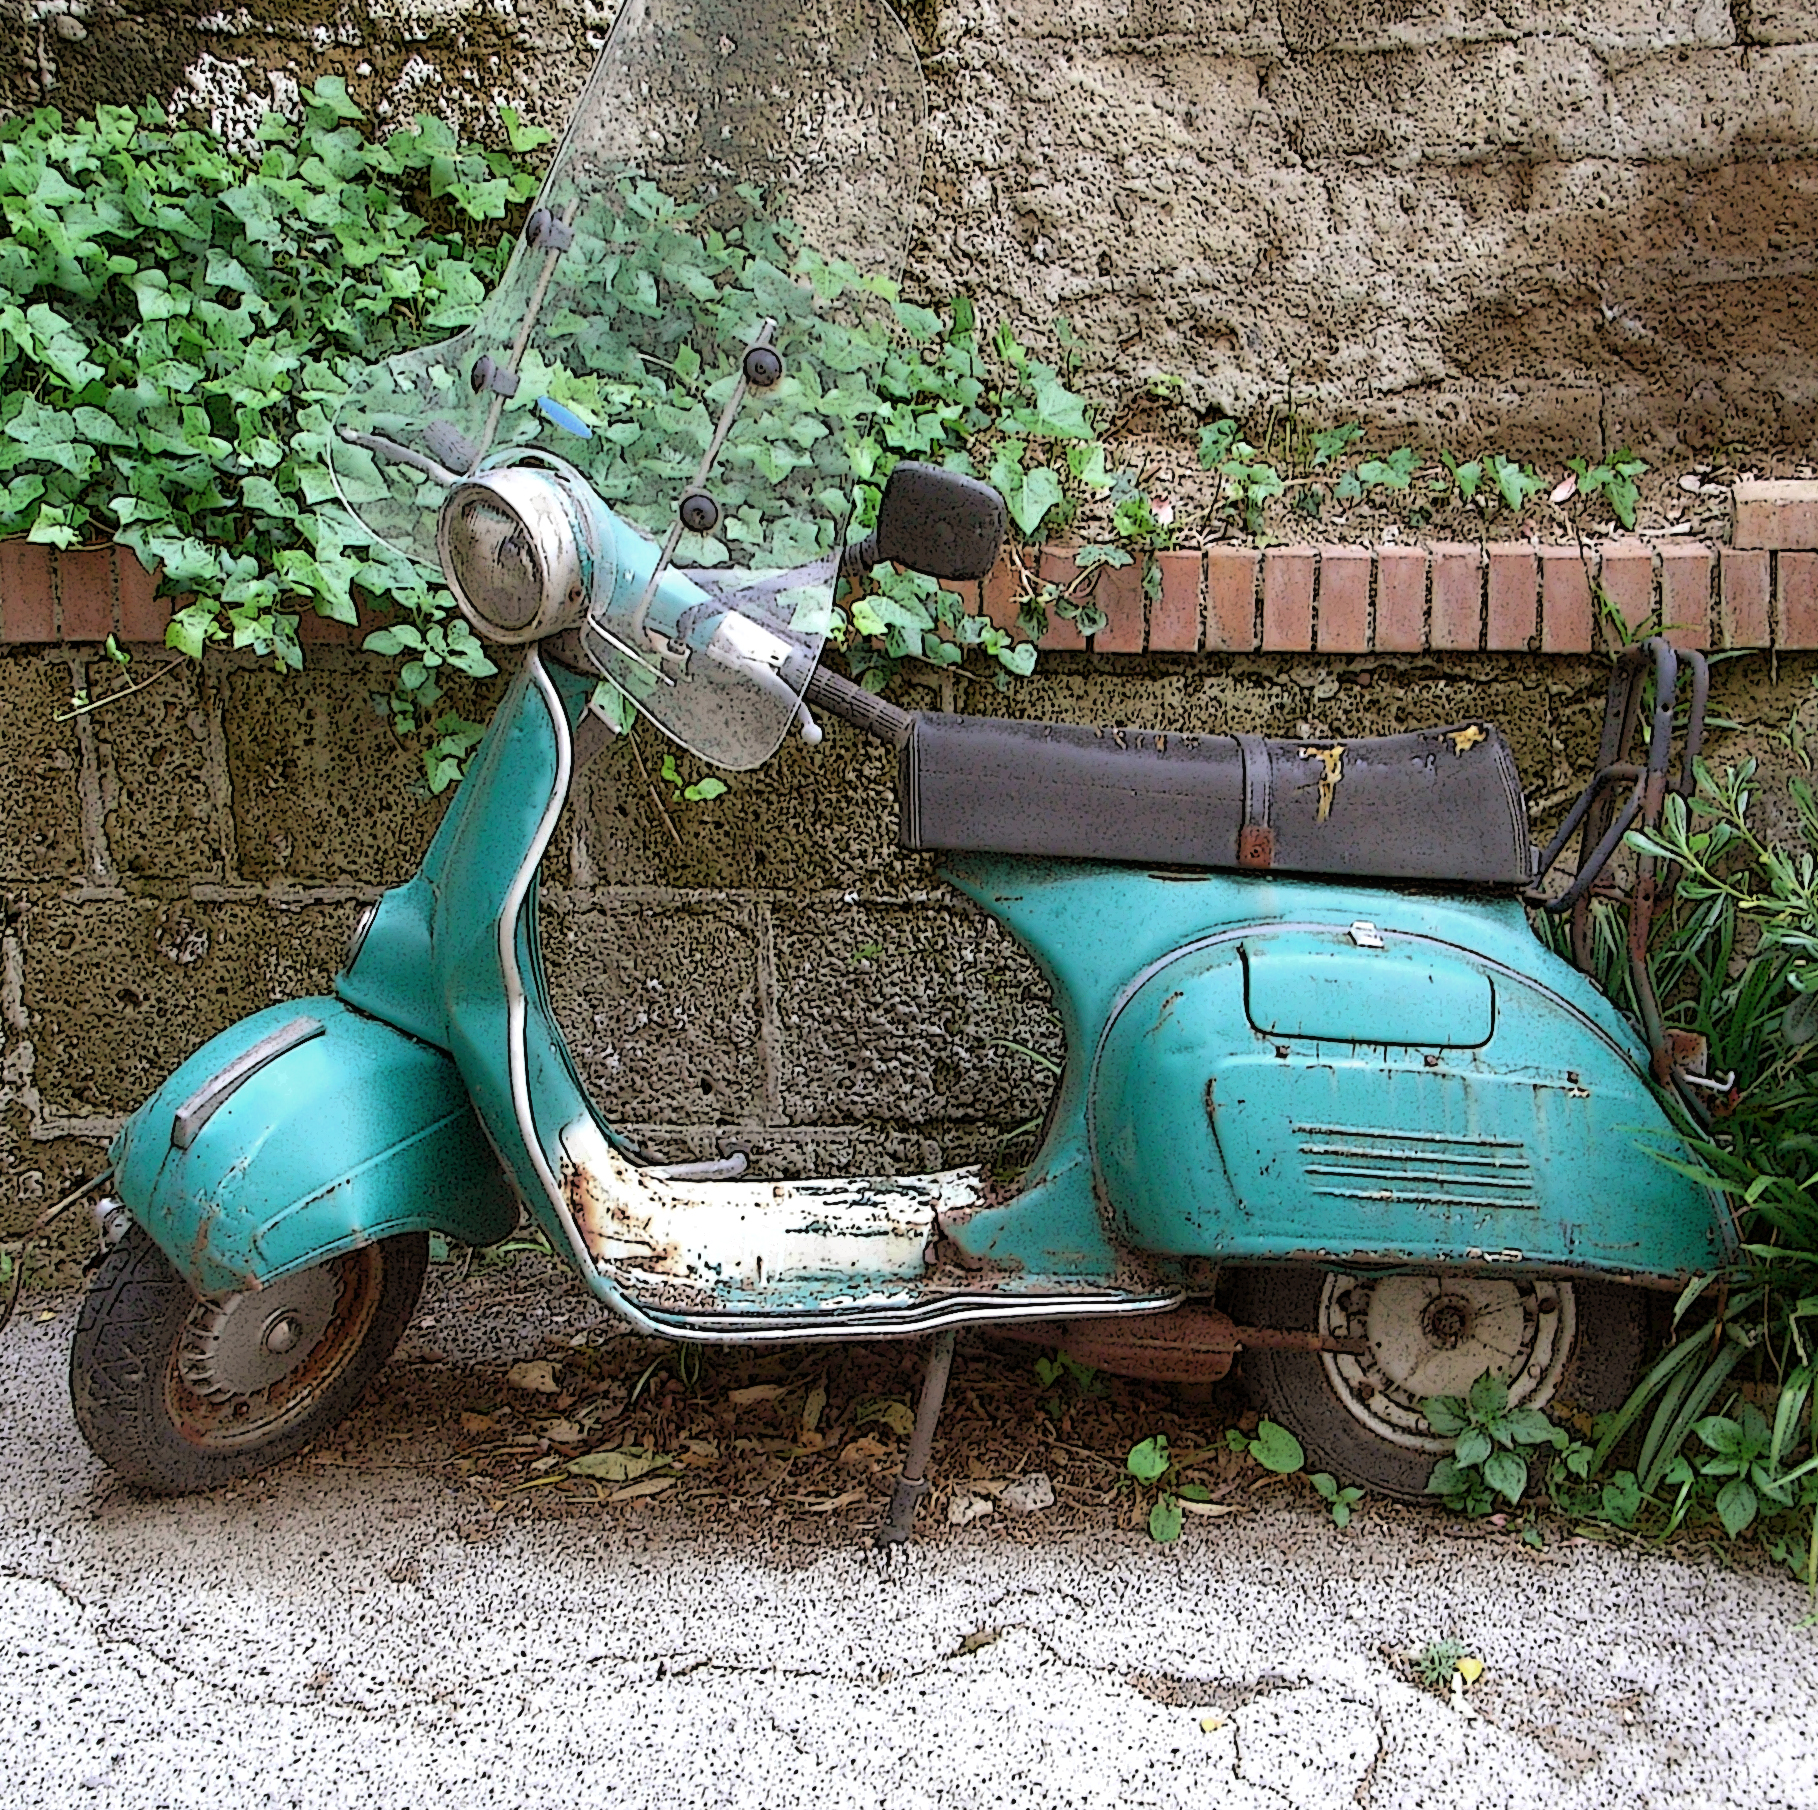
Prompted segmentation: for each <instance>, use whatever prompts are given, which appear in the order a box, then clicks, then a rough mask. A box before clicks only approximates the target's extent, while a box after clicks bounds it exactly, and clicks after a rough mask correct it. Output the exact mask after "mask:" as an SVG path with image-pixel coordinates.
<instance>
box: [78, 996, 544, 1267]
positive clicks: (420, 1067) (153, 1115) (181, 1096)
mask: <svg viewBox="0 0 1818 1810" xmlns="http://www.w3.org/2000/svg"><path fill="white" fill-rule="evenodd" d="M318 1026H319V1027H320V1028H319V1029H318V1028H317V1027H318ZM113 1157H114V1162H115V1168H116V1176H115V1182H116V1187H117V1189H118V1192H119V1195H120V1199H121V1201H122V1203H123V1204H124V1205H125V1206H126V1207H127V1209H128V1210H129V1211H130V1212H131V1213H132V1215H133V1217H134V1219H135V1220H137V1221H138V1223H139V1224H140V1225H142V1226H143V1227H144V1228H145V1230H146V1231H147V1232H148V1233H149V1234H150V1235H151V1237H152V1238H153V1239H154V1240H155V1241H156V1242H157V1244H158V1246H159V1248H160V1249H161V1250H162V1251H163V1252H164V1254H165V1255H166V1256H167V1257H168V1258H169V1259H170V1260H171V1262H172V1264H174V1265H175V1267H176V1269H177V1271H178V1273H179V1274H180V1275H181V1276H182V1277H183V1279H184V1280H185V1281H186V1282H187V1283H188V1284H189V1286H190V1287H191V1288H192V1289H194V1290H195V1292H196V1293H197V1294H198V1295H202V1296H220V1295H227V1294H234V1293H237V1292H239V1291H241V1290H244V1289H249V1288H259V1287H261V1286H263V1285H264V1284H265V1283H267V1282H271V1281H274V1280H275V1279H276V1278H278V1277H279V1276H283V1275H287V1274H288V1273H290V1272H291V1271H293V1270H299V1269H306V1268H308V1267H309V1266H310V1265H312V1264H316V1263H320V1262H322V1261H324V1260H325V1259H326V1258H329V1257H333V1256H337V1255H339V1254H340V1253H341V1252H343V1251H349V1250H353V1249H355V1248H356V1247H358V1246H360V1245H364V1244H370V1243H372V1242H374V1241H375V1240H377V1239H380V1238H388V1237H391V1236H392V1235H393V1234H395V1233H398V1232H415V1231H427V1232H441V1233H444V1234H446V1235H447V1236H448V1237H451V1238H455V1239H459V1240H460V1241H461V1242H463V1243H466V1244H492V1243H495V1242H497V1240H499V1239H501V1238H503V1237H505V1236H506V1235H507V1234H508V1233H509V1232H510V1231H511V1229H512V1228H513V1226H514V1225H515V1224H516V1223H517V1212H518V1209H517V1200H516V1197H515V1196H514V1195H513V1193H512V1191H511V1188H510V1186H509V1184H508V1183H507V1181H506V1179H505V1177H504V1175H503V1173H502V1172H501V1170H500V1168H499V1164H498V1160H497V1158H496V1157H495V1156H494V1155H493V1152H492V1149H491V1147H490V1146H489V1145H488V1144H487V1142H486V1138H485V1136H484V1134H483V1133H482V1132H481V1129H480V1125H479V1121H478V1120H477V1119H476V1117H475V1116H474V1112H473V1107H472V1105H471V1103H470V1102H469V1100H468V1096H467V1089H466V1086H465V1085H464V1084H463V1082H462V1080H461V1075H460V1071H459V1070H458V1069H457V1068H456V1067H455V1065H454V1062H453V1060H452V1058H450V1057H449V1056H448V1054H447V1053H446V1052H445V1051H442V1050H439V1049H436V1048H435V1047H433V1046H432V1045H430V1044H427V1043H421V1042H419V1041H417V1040H416V1039H415V1038H413V1037H408V1036H406V1035H405V1034H404V1033H403V1032H401V1031H397V1030H394V1029H392V1028H391V1027H390V1026H389V1025H385V1024H381V1023H380V1022H379V1021H378V1020H377V1019H374V1018H368V1017H366V1016H365V1015H364V1014H363V1013H360V1012H356V1011H354V1010H352V1009H351V1008H350V1007H348V1006H347V1005H345V1004H343V1003H342V1002H341V1001H340V1000H338V999H302V1000H296V1001H294V1002H291V1003H289V1004H286V1005H281V1006H273V1007H272V1008H270V1009H269V1010H267V1011H264V1012H256V1013H254V1014H253V1016H252V1017H250V1018H247V1019H243V1020H242V1021H241V1022H240V1023H239V1024H237V1025H235V1026H234V1027H233V1028H232V1029H231V1030H228V1031H224V1032H223V1033H222V1034H221V1035H220V1036H219V1037H216V1038H213V1039H212V1040H211V1041H209V1042H208V1043H206V1044H204V1045H203V1046H202V1048H201V1049H199V1050H198V1051H197V1052H196V1053H195V1054H194V1055H193V1056H191V1057H190V1058H189V1060H188V1061H187V1062H185V1063H184V1064H183V1065H182V1066H181V1067H180V1068H179V1069H178V1070H177V1071H176V1073H175V1074H173V1075H172V1076H171V1077H170V1079H169V1080H168V1081H166V1082H165V1084H164V1085H163V1086H162V1087H161V1088H160V1089H159V1090H158V1091H157V1092H156V1093H155V1094H153V1095H152V1097H151V1098H150V1099H149V1100H147V1101H146V1103H145V1104H144V1105H143V1106H142V1107H140V1109H139V1110H138V1111H137V1112H136V1113H135V1114H134V1115H133V1116H132V1118H131V1119H129V1120H128V1121H127V1124H126V1126H125V1128H124V1129H123V1130H122V1131H121V1133H120V1136H119V1139H118V1140H117V1142H116V1143H115V1146H114V1151H113Z"/></svg>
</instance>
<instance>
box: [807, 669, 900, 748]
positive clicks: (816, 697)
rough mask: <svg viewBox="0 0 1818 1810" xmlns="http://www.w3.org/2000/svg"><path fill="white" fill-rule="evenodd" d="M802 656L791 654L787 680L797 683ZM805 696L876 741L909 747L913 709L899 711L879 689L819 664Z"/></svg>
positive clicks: (809, 677) (819, 707)
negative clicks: (867, 686) (878, 692)
mask: <svg viewBox="0 0 1818 1810" xmlns="http://www.w3.org/2000/svg"><path fill="white" fill-rule="evenodd" d="M802 658H803V656H802V655H800V654H796V655H792V656H791V657H790V660H789V663H788V665H787V666H786V667H785V670H784V678H785V679H786V680H787V681H789V682H792V683H793V682H794V681H795V680H796V676H797V673H798V672H799V671H800V668H799V667H797V666H796V664H795V662H796V661H797V660H801V659H802ZM802 695H803V697H804V699H805V700H806V702H808V703H809V704H812V705H814V706H816V707H817V708H818V709H821V710H824V711H826V712H827V713H828V715H830V716H837V717H838V718H839V719H840V720H841V721H842V722H846V723H850V724H851V725H852V726H853V728H855V729H860V730H863V731H864V733H865V734H866V735H869V736H871V737H872V738H873V739H874V740H876V741H880V742H885V743H888V744H889V746H891V747H892V748H901V747H904V746H906V745H907V744H908V741H909V737H910V735H911V734H912V733H913V732H914V729H915V715H914V713H913V712H912V711H908V710H899V709H897V707H896V706H895V705H894V704H886V703H885V702H884V700H883V699H882V698H880V697H878V696H877V694H876V693H875V692H870V691H867V690H866V689H865V688H864V686H862V685H854V684H853V683H852V681H851V680H850V679H842V678H841V677H840V676H839V675H838V674H837V673H831V672H829V671H828V670H827V669H826V667H824V666H818V665H817V666H816V667H815V668H814V670H813V672H811V673H810V674H809V675H808V683H807V686H806V688H805V690H804V691H803V694H802Z"/></svg>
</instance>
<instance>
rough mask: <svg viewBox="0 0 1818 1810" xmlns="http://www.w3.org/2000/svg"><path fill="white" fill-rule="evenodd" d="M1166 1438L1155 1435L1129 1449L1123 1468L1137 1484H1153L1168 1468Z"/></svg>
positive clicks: (1164, 1434) (1162, 1434)
mask: <svg viewBox="0 0 1818 1810" xmlns="http://www.w3.org/2000/svg"><path fill="white" fill-rule="evenodd" d="M1168 1463H1169V1460H1168V1436H1167V1434H1166V1433H1156V1434H1153V1435H1152V1436H1151V1437H1150V1438H1148V1439H1145V1440H1143V1441H1142V1442H1141V1443H1140V1444H1139V1445H1134V1446H1132V1447H1131V1448H1130V1455H1129V1457H1128V1458H1126V1459H1125V1460H1124V1465H1125V1468H1126V1469H1127V1470H1128V1471H1129V1473H1130V1475H1131V1476H1132V1477H1134V1478H1135V1479H1136V1480H1137V1482H1138V1483H1153V1482H1154V1481H1155V1480H1156V1479H1157V1478H1158V1477H1160V1476H1161V1475H1162V1473H1163V1472H1164V1471H1166V1470H1167V1468H1168Z"/></svg>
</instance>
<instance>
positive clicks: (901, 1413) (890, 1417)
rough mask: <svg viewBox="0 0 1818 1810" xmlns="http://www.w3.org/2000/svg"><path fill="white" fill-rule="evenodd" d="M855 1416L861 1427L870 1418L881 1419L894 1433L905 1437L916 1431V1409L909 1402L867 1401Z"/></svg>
mask: <svg viewBox="0 0 1818 1810" xmlns="http://www.w3.org/2000/svg"><path fill="white" fill-rule="evenodd" d="M854 1418H855V1419H856V1420H857V1422H858V1424H859V1425H860V1426H861V1427H862V1426H863V1425H864V1424H865V1422H866V1421H868V1420H881V1421H882V1422H883V1423H884V1425H885V1426H887V1427H888V1428H889V1429H890V1431H891V1432H892V1433H895V1434H897V1435H898V1436H899V1437H900V1438H903V1439H907V1438H908V1437H909V1435H910V1434H911V1433H913V1432H914V1431H915V1410H914V1409H913V1408H911V1407H910V1406H909V1404H908V1403H907V1402H900V1401H874V1402H867V1403H866V1404H865V1405H864V1406H863V1407H862V1408H860V1409H859V1411H858V1413H857V1415H856V1416H854Z"/></svg>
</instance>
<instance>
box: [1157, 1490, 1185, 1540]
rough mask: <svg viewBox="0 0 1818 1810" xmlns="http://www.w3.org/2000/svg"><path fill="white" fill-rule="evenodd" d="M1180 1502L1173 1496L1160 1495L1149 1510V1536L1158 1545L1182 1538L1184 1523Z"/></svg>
mask: <svg viewBox="0 0 1818 1810" xmlns="http://www.w3.org/2000/svg"><path fill="white" fill-rule="evenodd" d="M1182 1519H1183V1517H1182V1514H1181V1506H1180V1504H1179V1503H1178V1502H1177V1501H1176V1500H1175V1499H1174V1498H1173V1497H1172V1496H1158V1497H1157V1498H1156V1502H1155V1506H1154V1507H1153V1508H1152V1509H1150V1510H1149V1538H1150V1539H1152V1540H1154V1541H1155V1542H1156V1544H1157V1545H1160V1546H1167V1545H1171V1544H1172V1543H1173V1542H1174V1541H1175V1540H1178V1539H1179V1538H1180V1530H1181V1523H1182Z"/></svg>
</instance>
